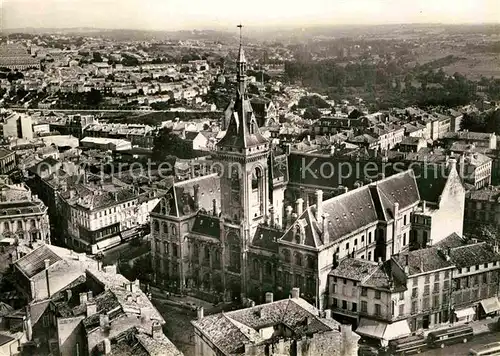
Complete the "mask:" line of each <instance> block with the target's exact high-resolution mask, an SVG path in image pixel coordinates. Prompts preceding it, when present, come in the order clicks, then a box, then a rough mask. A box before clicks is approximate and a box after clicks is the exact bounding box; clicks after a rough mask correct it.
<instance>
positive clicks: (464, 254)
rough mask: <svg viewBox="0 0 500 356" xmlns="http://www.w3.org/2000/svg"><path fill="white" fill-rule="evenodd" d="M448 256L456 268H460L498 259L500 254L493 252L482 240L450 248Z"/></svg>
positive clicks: (499, 259)
mask: <svg viewBox="0 0 500 356" xmlns="http://www.w3.org/2000/svg"><path fill="white" fill-rule="evenodd" d="M450 258H451V261H452V262H453V263H454V264H455V265H456V266H457V267H458V268H462V267H469V266H475V265H477V264H483V263H489V262H495V261H500V254H498V253H496V252H494V251H493V249H492V248H491V247H490V246H489V245H488V244H487V243H486V242H482V243H478V244H473V245H465V246H460V247H455V248H452V249H451V250H450Z"/></svg>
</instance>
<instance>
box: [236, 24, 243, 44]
mask: <svg viewBox="0 0 500 356" xmlns="http://www.w3.org/2000/svg"><path fill="white" fill-rule="evenodd" d="M236 27H238V28H239V29H240V44H241V30H242V28H243V25H242V24H241V23H240V24H239V25H238V26H236Z"/></svg>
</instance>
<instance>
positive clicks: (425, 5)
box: [0, 0, 500, 30]
mask: <svg viewBox="0 0 500 356" xmlns="http://www.w3.org/2000/svg"><path fill="white" fill-rule="evenodd" d="M0 9H1V12H0V14H1V18H0V25H1V26H2V27H3V28H21V27H45V28H47V27H51V28H53V27H57V28H69V27H97V28H121V29H124V28H127V29H128V28H130V29H150V30H175V29H194V28H196V29H210V28H230V27H231V28H232V27H234V25H235V23H238V22H240V21H241V22H242V23H244V24H246V25H247V26H251V27H262V26H264V25H273V26H274V25H292V26H293V25H299V26H306V25H315V24H317V25H319V24H321V25H325V24H383V23H430V22H441V23H484V22H499V21H500V0H231V1H229V0H0Z"/></svg>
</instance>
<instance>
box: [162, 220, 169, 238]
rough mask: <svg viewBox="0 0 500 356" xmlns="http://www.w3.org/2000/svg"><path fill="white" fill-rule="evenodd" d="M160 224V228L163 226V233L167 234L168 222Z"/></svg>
mask: <svg viewBox="0 0 500 356" xmlns="http://www.w3.org/2000/svg"><path fill="white" fill-rule="evenodd" d="M161 225H162V228H163V233H164V234H165V235H168V224H167V223H166V222H165V221H164V222H163V223H162V224H161Z"/></svg>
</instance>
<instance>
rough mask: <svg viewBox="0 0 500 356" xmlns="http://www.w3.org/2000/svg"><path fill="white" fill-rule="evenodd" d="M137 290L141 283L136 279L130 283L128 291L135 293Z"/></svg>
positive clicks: (139, 288)
mask: <svg viewBox="0 0 500 356" xmlns="http://www.w3.org/2000/svg"><path fill="white" fill-rule="evenodd" d="M139 290H141V284H140V282H139V280H138V279H136V280H135V281H133V282H131V283H130V291H131V292H134V293H137V292H138V291H139Z"/></svg>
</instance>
